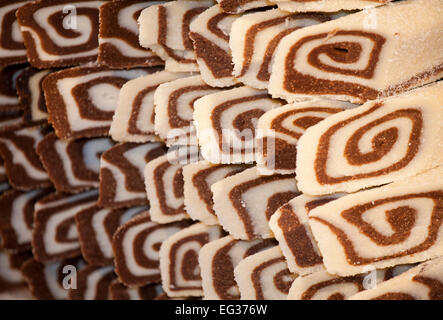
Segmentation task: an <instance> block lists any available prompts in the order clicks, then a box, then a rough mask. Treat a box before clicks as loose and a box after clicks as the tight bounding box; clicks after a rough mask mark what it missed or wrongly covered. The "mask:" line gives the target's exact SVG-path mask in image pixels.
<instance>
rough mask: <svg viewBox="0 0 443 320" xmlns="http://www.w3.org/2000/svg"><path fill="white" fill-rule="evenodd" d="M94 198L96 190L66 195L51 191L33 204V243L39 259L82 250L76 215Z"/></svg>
mask: <svg viewBox="0 0 443 320" xmlns="http://www.w3.org/2000/svg"><path fill="white" fill-rule="evenodd" d="M96 201H97V192H96V191H95V190H93V191H88V192H84V193H79V194H74V195H69V194H61V193H54V194H50V195H49V196H47V197H45V198H43V199H41V200H40V201H38V202H37V203H36V205H35V213H34V229H33V232H32V247H33V253H34V257H35V258H36V259H37V260H38V261H40V262H50V261H55V260H58V259H64V258H71V257H76V256H78V255H80V254H81V252H80V244H79V242H78V232H77V227H76V225H75V220H74V218H75V215H76V214H77V213H78V212H79V211H81V210H82V209H84V208H86V207H89V206H91V205H93V204H95V202H96Z"/></svg>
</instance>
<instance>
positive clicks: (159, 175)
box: [153, 162, 185, 216]
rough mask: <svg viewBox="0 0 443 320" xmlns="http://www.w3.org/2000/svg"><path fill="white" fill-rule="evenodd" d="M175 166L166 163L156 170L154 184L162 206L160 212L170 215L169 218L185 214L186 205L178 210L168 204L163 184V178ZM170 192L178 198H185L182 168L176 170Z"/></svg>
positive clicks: (182, 205)
mask: <svg viewBox="0 0 443 320" xmlns="http://www.w3.org/2000/svg"><path fill="white" fill-rule="evenodd" d="M172 166H173V164H171V163H170V162H164V163H162V164H160V165H159V166H158V167H157V168H155V169H154V174H153V175H154V184H155V190H156V195H157V198H158V203H159V206H160V210H161V212H162V214H164V215H168V216H174V215H178V214H182V213H185V205H184V204H181V205H180V206H179V207H178V208H172V207H170V206H169V205H168V204H167V202H166V188H165V185H164V183H163V176H164V175H165V173H166V171H167V170H168V169H169V168H170V167H172ZM169 192H172V194H173V195H174V196H175V197H176V198H183V174H182V167H177V168H175V174H174V177H173V181H172V190H170V191H169Z"/></svg>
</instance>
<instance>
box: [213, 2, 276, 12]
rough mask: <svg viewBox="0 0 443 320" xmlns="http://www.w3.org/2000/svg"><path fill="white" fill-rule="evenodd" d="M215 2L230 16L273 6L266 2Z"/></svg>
mask: <svg viewBox="0 0 443 320" xmlns="http://www.w3.org/2000/svg"><path fill="white" fill-rule="evenodd" d="M217 2H218V4H219V6H220V8H221V9H222V10H223V11H224V12H227V13H232V14H235V13H242V12H245V11H247V10H251V9H255V8H263V7H268V6H273V5H274V4H273V3H271V2H270V1H266V0H217Z"/></svg>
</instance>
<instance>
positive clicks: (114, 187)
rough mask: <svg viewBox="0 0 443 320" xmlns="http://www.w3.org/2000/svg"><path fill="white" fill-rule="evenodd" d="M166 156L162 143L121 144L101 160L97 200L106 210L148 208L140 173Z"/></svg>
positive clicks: (110, 150)
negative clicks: (157, 159)
mask: <svg viewBox="0 0 443 320" xmlns="http://www.w3.org/2000/svg"><path fill="white" fill-rule="evenodd" d="M165 152H166V148H165V146H164V145H163V144H161V143H157V142H156V143H151V142H149V143H144V144H136V143H120V144H117V145H115V146H113V147H112V148H111V149H109V150H107V151H106V152H104V153H103V154H102V156H101V159H100V189H99V190H100V196H99V199H98V204H99V205H100V206H102V207H106V208H120V207H132V206H136V205H144V204H147V203H148V201H147V198H146V192H145V184H144V178H143V169H144V167H145V164H146V163H147V162H149V161H151V160H153V159H155V158H157V157H159V156H161V155H163V154H164V153H165Z"/></svg>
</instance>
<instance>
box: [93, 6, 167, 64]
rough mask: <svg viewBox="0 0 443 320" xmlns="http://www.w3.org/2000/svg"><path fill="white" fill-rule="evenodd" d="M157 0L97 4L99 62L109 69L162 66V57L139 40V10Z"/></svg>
mask: <svg viewBox="0 0 443 320" xmlns="http://www.w3.org/2000/svg"><path fill="white" fill-rule="evenodd" d="M157 3H158V2H149V1H144V0H124V1H110V2H107V3H105V4H103V5H102V6H101V7H100V35H99V39H98V42H99V48H98V62H99V63H101V64H104V65H107V66H108V67H111V68H131V67H141V66H145V67H149V66H157V65H162V64H163V60H161V59H160V58H159V57H157V56H156V54H154V53H153V52H152V51H150V50H146V49H144V48H142V47H141V46H140V44H139V42H138V36H139V28H138V24H137V19H138V17H139V15H140V13H141V11H142V10H143V9H145V8H147V7H149V6H150V5H153V4H157Z"/></svg>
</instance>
